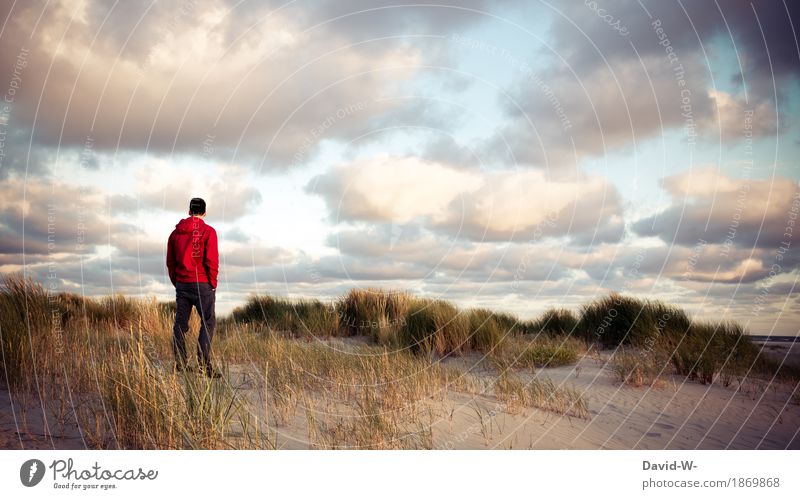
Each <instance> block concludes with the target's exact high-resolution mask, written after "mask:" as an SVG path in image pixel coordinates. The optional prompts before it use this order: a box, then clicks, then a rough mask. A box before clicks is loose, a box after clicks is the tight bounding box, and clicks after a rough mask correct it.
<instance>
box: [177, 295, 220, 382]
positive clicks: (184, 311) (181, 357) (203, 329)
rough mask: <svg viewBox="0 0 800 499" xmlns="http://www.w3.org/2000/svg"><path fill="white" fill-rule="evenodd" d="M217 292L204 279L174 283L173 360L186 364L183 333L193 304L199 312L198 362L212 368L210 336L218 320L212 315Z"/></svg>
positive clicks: (187, 326) (184, 333)
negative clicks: (202, 280) (201, 280)
mask: <svg viewBox="0 0 800 499" xmlns="http://www.w3.org/2000/svg"><path fill="white" fill-rule="evenodd" d="M215 293H216V291H215V290H214V289H212V288H211V284H209V283H207V282H179V283H177V284H176V286H175V302H176V304H177V307H176V310H175V326H174V327H173V328H172V350H173V352H174V353H175V362H176V363H178V364H179V365H180V366H185V365H186V340H185V338H186V333H187V332H188V331H189V315H190V314H191V313H192V307H193V306H194V308H195V309H197V313H198V314H199V315H200V337H199V338H198V345H197V361H198V363H199V364H200V366H201V367H206V368H211V338H212V337H213V336H214V328H215V327H216V324H217V319H216V317H215V315H214V302H215V301H216V295H215Z"/></svg>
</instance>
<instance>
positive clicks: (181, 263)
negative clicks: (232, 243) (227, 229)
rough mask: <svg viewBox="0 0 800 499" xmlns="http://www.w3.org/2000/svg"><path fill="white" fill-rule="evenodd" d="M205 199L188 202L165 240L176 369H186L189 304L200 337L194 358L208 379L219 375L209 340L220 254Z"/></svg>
mask: <svg viewBox="0 0 800 499" xmlns="http://www.w3.org/2000/svg"><path fill="white" fill-rule="evenodd" d="M205 216H206V202H205V201H203V200H202V199H200V198H193V199H192V200H191V201H189V218H184V219H183V220H181V221H180V222H178V224H177V225H176V226H175V230H173V231H172V234H170V235H169V241H168V242H167V270H169V279H170V281H172V285H173V286H175V301H176V305H177V307H176V310H175V326H174V327H173V329H172V335H173V338H172V348H173V351H174V353H175V369H176V370H178V371H181V370H184V369H186V342H185V337H186V332H187V331H188V330H189V315H190V314H191V313H192V306H194V307H195V309H197V313H198V314H200V320H201V325H200V337H199V339H198V349H197V360H198V363H199V364H200V369H201V370H202V371H203V372H204V373H205V374H206V376H208V377H210V378H219V377H220V375H219V373H218V372H217V371H216V370H215V369H214V368H213V367H212V364H211V339H212V337H213V336H214V327H215V326H216V317H215V315H214V302H215V300H216V289H217V273H218V271H219V253H218V251H217V231H215V230H214V228H213V227H211V226H210V225H207V224H206V223H205V222H204V221H203V218H205Z"/></svg>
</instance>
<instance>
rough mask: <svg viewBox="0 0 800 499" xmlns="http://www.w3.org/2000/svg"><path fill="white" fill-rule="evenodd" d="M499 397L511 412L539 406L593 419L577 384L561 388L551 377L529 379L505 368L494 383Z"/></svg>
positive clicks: (560, 412)
mask: <svg viewBox="0 0 800 499" xmlns="http://www.w3.org/2000/svg"><path fill="white" fill-rule="evenodd" d="M494 391H495V395H496V396H497V399H498V400H500V401H501V402H503V403H505V404H506V410H507V411H508V412H510V413H514V412H518V411H519V409H520V408H521V407H538V408H540V409H544V410H546V411H551V412H555V413H557V414H564V415H568V416H575V417H578V418H584V419H588V418H589V410H588V409H587V407H586V402H585V401H584V400H583V398H582V397H581V395H580V393H579V392H578V391H577V390H575V389H574V388H573V387H558V386H556V385H555V383H553V381H552V380H551V379H549V378H539V377H536V378H533V379H532V380H530V381H529V382H525V381H524V380H523V379H522V378H520V377H519V376H517V375H515V374H513V373H512V372H510V371H503V372H502V373H501V374H500V376H498V378H497V380H496V381H495V383H494Z"/></svg>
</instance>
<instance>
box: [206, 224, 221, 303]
mask: <svg viewBox="0 0 800 499" xmlns="http://www.w3.org/2000/svg"><path fill="white" fill-rule="evenodd" d="M209 232H210V233H209V234H208V239H207V240H206V251H205V256H204V257H203V266H204V267H205V268H206V274H207V275H208V282H209V283H211V287H212V288H214V289H217V274H218V273H219V249H218V248H217V231H215V230H214V229H211V231H209Z"/></svg>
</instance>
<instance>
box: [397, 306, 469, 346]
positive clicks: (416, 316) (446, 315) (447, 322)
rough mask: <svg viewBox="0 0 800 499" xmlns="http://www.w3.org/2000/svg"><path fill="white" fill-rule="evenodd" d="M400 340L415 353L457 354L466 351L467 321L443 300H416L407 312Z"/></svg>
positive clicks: (467, 338)
mask: <svg viewBox="0 0 800 499" xmlns="http://www.w3.org/2000/svg"><path fill="white" fill-rule="evenodd" d="M403 336H404V338H403V339H404V344H405V345H406V346H409V347H410V348H411V350H412V351H414V352H421V353H424V354H434V355H440V356H444V355H449V354H453V353H455V354H458V353H462V352H464V351H466V350H467V349H468V347H469V341H470V320H469V317H468V315H467V314H465V313H462V312H460V311H459V310H458V309H457V308H456V307H455V306H454V305H452V304H450V303H448V302H446V301H444V300H416V301H414V302H413V303H412V305H411V307H410V308H409V310H408V314H407V316H406V324H405V327H404V328H403Z"/></svg>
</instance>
